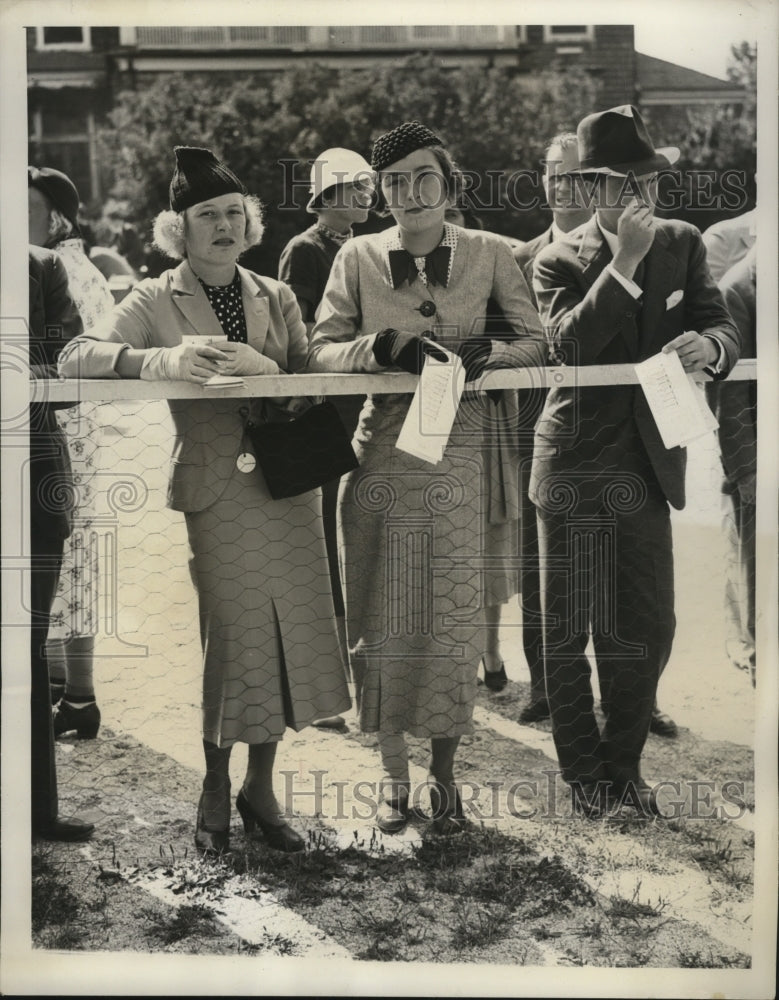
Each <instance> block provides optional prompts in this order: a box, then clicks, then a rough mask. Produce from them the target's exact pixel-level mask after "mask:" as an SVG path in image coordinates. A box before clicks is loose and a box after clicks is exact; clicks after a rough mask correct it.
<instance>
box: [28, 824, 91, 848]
mask: <svg viewBox="0 0 779 1000" xmlns="http://www.w3.org/2000/svg"><path fill="white" fill-rule="evenodd" d="M32 832H33V835H34V836H36V837H40V838H41V840H62V841H71V842H74V843H75V842H78V841H82V840H89V838H90V837H91V836H92V834H93V833H94V832H95V824H94V823H84V822H83V820H80V819H52V820H49V821H48V822H45V823H33V827H32Z"/></svg>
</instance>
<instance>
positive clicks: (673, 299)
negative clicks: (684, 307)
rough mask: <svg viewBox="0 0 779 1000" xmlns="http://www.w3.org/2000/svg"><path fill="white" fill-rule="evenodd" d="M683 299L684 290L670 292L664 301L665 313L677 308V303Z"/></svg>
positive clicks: (678, 289)
mask: <svg viewBox="0 0 779 1000" xmlns="http://www.w3.org/2000/svg"><path fill="white" fill-rule="evenodd" d="M683 298H684V290H683V289H681V288H677V289H676V291H675V292H671V294H670V295H669V296H668V298H667V299H666V300H665V308H666V311H668V310H669V309H673V307H674V306H678V305H679V303H680V302H681V301H682V299H683Z"/></svg>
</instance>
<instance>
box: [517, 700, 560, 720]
mask: <svg viewBox="0 0 779 1000" xmlns="http://www.w3.org/2000/svg"><path fill="white" fill-rule="evenodd" d="M551 714H552V713H551V712H550V710H549V702H548V701H546V699H539V701H531V702H530V704H529V705H525V707H524V708H523V709H522V711H521V712H520V713H519V721H520V722H522V723H524V724H525V725H527V723H529V722H542V721H543V720H544V719H548V718H550V716H551Z"/></svg>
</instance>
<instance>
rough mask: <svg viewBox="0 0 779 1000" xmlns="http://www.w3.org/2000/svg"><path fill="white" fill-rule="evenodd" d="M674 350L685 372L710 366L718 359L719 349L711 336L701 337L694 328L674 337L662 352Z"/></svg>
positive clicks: (697, 370) (666, 352) (696, 370)
mask: <svg viewBox="0 0 779 1000" xmlns="http://www.w3.org/2000/svg"><path fill="white" fill-rule="evenodd" d="M671 351H676V353H677V354H678V355H679V360H680V361H681V363H682V367H683V368H684V370H685V371H686V372H699V371H702V370H703V369H704V368H712V367H713V366H714V365H716V363H717V361H718V360H719V350H718V349H717V345H716V344H715V343H714V341H713V340H712V339H711V337H702V336H701V335H700V334H699V333H696V332H695V331H694V330H688V331H687V332H686V333H681V334H679V336H678V337H674V339H673V340H671V341H669V342H668V343H667V344H666V345H665V347H664V348H663V354H670V352H671Z"/></svg>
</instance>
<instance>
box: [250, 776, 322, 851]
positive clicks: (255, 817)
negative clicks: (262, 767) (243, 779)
mask: <svg viewBox="0 0 779 1000" xmlns="http://www.w3.org/2000/svg"><path fill="white" fill-rule="evenodd" d="M235 805H236V807H237V808H238V812H239V813H240V814H241V819H242V820H243V829H244V832H245V833H246V834H247V836H249V835H250V834H252V833H253V832H254V830H255V829H259V830H260V832H261V833H262V835H263V837H264V838H265V842H266V843H267V845H268V846H269V847H273V848H275V849H276V850H277V851H284V852H285V854H294V853H296V852H297V851H303V850H305V847H306V842H305V840H303V838H302V837H301V836H300V834H299V833H296V832H295V831H294V830H293V829H292V827H291V826H290V825H289V823H269V822H268V821H267V820H265V819H263V818H262V816H260V815H259V813H256V812H255V811H254V810H253V809H252V807H251V803H250V802H249V800H248V798H247V797H246V794H245V793H244V790H243V789H241V790H240V792H239V793H238V797H237V798H236V800H235Z"/></svg>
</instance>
